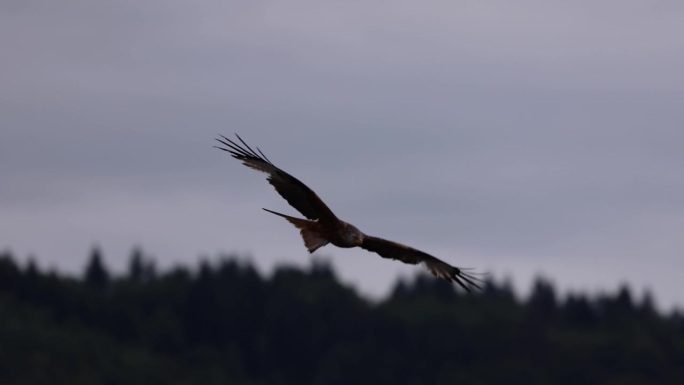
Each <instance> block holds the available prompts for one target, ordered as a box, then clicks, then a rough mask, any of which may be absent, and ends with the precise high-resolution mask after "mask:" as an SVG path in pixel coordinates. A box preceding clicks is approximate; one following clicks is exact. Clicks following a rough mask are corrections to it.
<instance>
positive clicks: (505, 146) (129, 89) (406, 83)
mask: <svg viewBox="0 0 684 385" xmlns="http://www.w3.org/2000/svg"><path fill="white" fill-rule="evenodd" d="M682 36H684V3H682V2H680V1H675V0H656V1H648V2H645V1H635V0H606V1H601V2H596V1H573V2H550V1H541V0H521V1H515V2H511V1H505V0H500V1H488V2H482V1H476V0H464V1H433V0H429V1H428V0H426V1H420V2H416V1H401V0H400V1H396V0H393V1H384V0H368V1H364V2H353V1H329V2H320V1H313V0H310V1H306V0H293V1H275V0H266V1H222V2H219V1H208V0H199V1H192V2H175V1H166V0H165V1H162V0H136V1H128V0H125V1H124V0H118V1H110V2H93V1H86V0H64V1H60V2H54V1H48V0H29V1H25V0H5V1H2V2H1V3H0V52H2V59H0V114H1V116H2V119H1V120H0V178H1V179H0V180H2V183H1V184H0V249H9V250H12V251H13V252H14V253H15V255H17V256H18V257H20V258H21V259H22V260H24V261H25V260H26V258H28V257H29V256H32V255H33V256H35V257H36V259H37V261H38V263H39V264H40V266H41V267H44V268H57V269H58V270H60V271H64V272H79V271H81V269H82V268H83V265H84V263H85V261H86V258H87V255H88V252H89V250H90V249H91V247H92V246H93V245H100V246H101V247H102V248H103V250H104V253H105V257H106V260H107V262H108V264H109V265H110V266H111V267H112V268H113V269H118V270H122V269H124V268H125V266H126V263H127V261H128V257H129V253H130V250H131V248H132V247H133V246H135V245H140V246H142V247H143V249H145V250H146V251H147V252H148V253H149V254H151V255H153V256H154V257H155V258H156V259H157V261H158V263H159V264H160V265H161V266H170V265H172V264H175V263H179V262H180V263H185V264H189V265H192V264H194V263H195V261H196V260H197V259H198V258H200V257H201V256H205V257H207V258H216V257H217V256H218V255H219V254H220V253H222V252H226V253H238V254H240V255H249V256H251V258H252V259H253V261H254V262H255V263H256V264H257V265H258V266H259V267H260V268H261V269H263V271H264V272H269V271H271V269H272V268H273V266H275V265H277V264H280V263H283V262H287V263H296V264H300V265H308V263H309V260H310V256H308V255H307V253H306V250H305V248H304V246H303V244H302V241H301V239H300V238H299V237H298V235H297V232H296V230H295V229H294V228H293V227H291V226H290V225H289V224H288V223H287V222H285V221H283V220H281V219H280V218H277V217H274V216H271V215H270V214H267V213H265V212H263V211H262V210H261V207H267V208H271V209H274V210H276V211H281V212H286V213H291V214H293V213H295V211H294V209H292V208H290V207H289V206H288V205H287V203H286V202H285V201H284V200H282V199H281V198H280V197H279V196H278V195H277V194H276V193H275V191H274V190H273V189H272V188H271V187H270V186H269V185H268V184H267V183H266V181H265V180H264V176H263V174H258V173H255V172H253V171H252V170H249V169H247V168H246V167H244V166H241V165H240V164H239V163H238V162H236V161H234V160H232V159H231V158H230V157H228V156H226V154H225V153H222V152H220V151H218V150H215V149H213V148H211V146H212V145H213V143H212V142H213V138H214V137H215V136H216V135H217V134H219V133H221V134H225V135H232V133H234V132H237V133H239V134H240V135H241V136H242V137H243V138H244V139H245V140H246V141H247V142H248V143H250V144H254V145H257V146H259V147H260V148H261V149H262V150H263V151H264V152H265V153H266V154H267V155H268V157H269V158H270V159H271V160H272V161H274V162H275V163H276V164H277V165H278V166H280V167H281V168H283V169H285V170H286V171H288V172H290V173H291V174H293V175H295V176H296V177H298V178H299V179H301V180H302V181H304V182H305V183H307V184H308V185H309V186H310V187H312V188H313V189H314V190H315V191H317V192H318V194H319V195H320V196H321V197H322V198H323V199H324V200H325V201H326V202H327V203H328V204H329V206H330V207H331V208H332V209H333V210H334V211H335V212H336V213H337V214H338V216H339V217H341V218H342V219H345V220H347V221H349V222H352V223H354V224H355V225H357V226H358V227H359V228H360V229H361V230H363V231H365V232H367V233H370V234H374V235H378V236H384V237H387V238H389V239H393V240H397V241H401V242H403V243H408V244H410V245H413V246H415V247H417V248H420V249H423V250H425V251H427V252H430V253H432V254H434V255H436V256H438V257H441V258H443V259H445V260H446V261H449V262H452V263H453V264H455V265H457V266H469V267H474V268H476V269H478V270H479V271H486V272H490V273H491V274H493V275H494V276H495V277H511V279H512V280H513V282H514V283H515V285H516V287H518V288H519V289H520V290H521V292H523V293H524V292H525V290H526V289H527V288H528V287H529V285H530V280H531V279H532V278H533V277H534V276H536V275H537V274H543V275H545V276H547V277H549V278H551V279H552V280H553V281H554V282H555V283H556V284H557V285H558V286H559V287H560V288H562V289H563V290H583V291H590V292H598V291H609V292H612V291H614V290H616V288H617V287H618V285H620V284H621V283H623V282H629V283H630V284H631V285H632V286H633V288H634V289H635V294H636V295H637V296H639V295H640V294H641V293H642V291H643V290H644V289H646V288H648V289H650V290H652V291H653V292H654V293H655V296H656V299H657V302H658V304H659V305H660V306H662V307H664V308H670V307H672V306H673V305H676V306H680V307H684V294H683V293H684V283H683V281H682V272H683V271H684V236H683V235H684V231H683V230H684V171H683V170H684V127H682V122H684V70H682V69H683V68H684V39H682ZM318 254H319V255H321V256H322V257H328V258H330V259H331V260H332V263H333V266H334V267H335V268H336V269H337V271H338V272H339V275H340V277H341V278H342V280H343V281H345V282H347V283H350V284H355V285H357V286H358V287H359V288H360V290H361V291H362V292H363V293H366V294H368V295H371V296H376V297H377V296H381V295H383V294H384V293H386V292H387V290H388V288H389V287H390V285H391V284H392V282H394V279H395V278H396V277H397V276H398V275H405V276H410V275H411V274H412V273H413V272H414V271H415V270H416V269H415V268H413V267H406V266H402V265H401V264H399V263H396V262H391V261H387V260H383V259H380V258H377V257H375V256H374V255H373V254H369V253H367V252H365V251H363V250H341V249H335V248H333V247H330V246H328V247H325V248H323V249H321V251H320V252H319V253H318Z"/></svg>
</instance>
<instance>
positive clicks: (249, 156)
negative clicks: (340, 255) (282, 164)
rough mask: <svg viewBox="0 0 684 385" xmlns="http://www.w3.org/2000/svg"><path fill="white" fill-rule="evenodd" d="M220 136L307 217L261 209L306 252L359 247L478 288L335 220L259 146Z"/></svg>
mask: <svg viewBox="0 0 684 385" xmlns="http://www.w3.org/2000/svg"><path fill="white" fill-rule="evenodd" d="M236 136H237V134H236ZM221 138H222V139H217V140H218V141H219V142H220V143H221V144H223V145H224V146H225V147H218V146H215V147H216V148H218V149H220V150H223V151H226V152H228V153H230V154H231V156H233V157H234V158H236V159H238V160H241V161H242V162H243V164H245V165H246V166H247V167H250V168H253V169H255V170H257V171H261V172H265V173H267V174H269V176H268V178H267V180H268V182H269V183H270V184H271V185H273V187H275V189H276V191H277V192H278V193H279V194H280V195H281V196H282V197H283V198H285V200H286V201H287V202H288V203H289V204H290V205H291V206H292V207H294V208H295V209H297V211H299V212H300V213H302V215H304V216H305V217H306V219H302V218H295V217H291V216H289V215H285V214H281V213H278V212H275V211H271V210H268V209H264V210H265V211H268V212H270V213H272V214H275V215H278V216H280V217H283V218H285V219H286V220H287V221H288V222H290V223H292V224H293V225H294V226H295V227H296V228H298V229H299V230H300V234H301V235H302V239H303V240H304V245H305V246H306V248H307V250H308V251H309V253H313V252H314V251H316V250H317V249H319V248H321V247H323V246H325V245H327V244H328V243H330V244H332V245H334V246H337V247H341V248H352V247H361V248H363V249H366V250H368V251H371V252H375V253H377V254H378V255H380V256H381V257H383V258H390V259H397V260H400V261H402V262H404V263H408V264H412V265H415V264H418V263H424V264H425V265H426V267H427V268H428V270H429V271H430V272H431V273H432V274H433V275H435V276H437V277H440V278H443V279H445V280H447V281H449V282H452V281H455V282H456V283H458V284H459V285H460V286H461V287H463V288H464V289H466V290H470V288H469V286H472V287H476V288H479V286H478V284H477V283H476V281H477V279H476V278H475V277H473V276H472V275H470V274H467V273H465V272H464V271H463V269H460V268H458V267H454V266H451V265H449V264H448V263H446V262H444V261H441V260H439V259H437V258H435V257H433V256H431V255H430V254H427V253H425V252H422V251H420V250H417V249H414V248H412V247H409V246H406V245H402V244H400V243H397V242H392V241H388V240H386V239H382V238H378V237H374V236H370V235H366V234H364V233H363V232H361V231H360V230H359V229H358V228H356V226H354V225H352V224H350V223H347V222H345V221H342V220H340V219H338V218H337V217H336V216H335V214H334V213H333V212H332V210H330V208H328V206H327V205H326V204H325V203H323V201H322V200H321V199H320V198H319V197H318V196H317V195H316V193H314V192H313V191H312V190H311V189H310V188H309V187H307V186H306V185H305V184H304V183H302V182H300V181H299V180H298V179H297V178H295V177H293V176H292V175H290V174H288V173H286V172H285V171H283V170H281V169H279V168H278V167H276V166H274V165H273V163H271V162H270V161H269V160H268V158H266V156H265V155H264V154H263V153H262V152H261V150H259V148H257V151H258V153H257V152H255V151H254V150H252V149H251V148H250V147H249V146H248V145H247V143H245V142H244V141H243V140H242V139H241V138H240V137H239V136H237V138H238V139H239V140H240V142H241V143H242V144H243V145H244V147H241V146H240V145H239V144H237V143H235V142H233V141H232V140H230V139H228V138H226V137H225V136H221Z"/></svg>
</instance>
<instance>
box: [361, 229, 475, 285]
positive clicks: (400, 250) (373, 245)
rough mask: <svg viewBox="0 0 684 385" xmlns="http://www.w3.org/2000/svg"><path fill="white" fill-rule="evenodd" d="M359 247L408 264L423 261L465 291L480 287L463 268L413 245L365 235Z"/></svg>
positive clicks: (437, 273)
mask: <svg viewBox="0 0 684 385" xmlns="http://www.w3.org/2000/svg"><path fill="white" fill-rule="evenodd" d="M361 247H362V248H364V249H366V250H368V251H372V252H374V253H377V254H378V255H380V256H381V257H383V258H389V259H396V260H399V261H402V262H404V263H408V264H410V265H417V264H420V263H423V264H425V267H427V269H428V271H430V273H432V275H434V276H435V277H439V278H442V279H445V280H447V281H449V282H456V283H457V284H459V285H460V286H461V287H463V288H464V289H465V290H466V291H470V289H471V287H475V288H477V289H480V290H481V289H482V288H481V287H480V286H479V285H478V283H477V282H479V279H477V278H476V277H474V276H473V275H471V274H468V273H466V272H464V271H463V270H464V269H460V268H458V267H455V266H451V265H450V264H448V263H446V262H444V261H442V260H440V259H437V258H435V257H433V256H432V255H430V254H428V253H425V252H422V251H420V250H417V249H414V248H413V247H410V246H406V245H402V244H401V243H397V242H392V241H388V240H386V239H382V238H378V237H372V236H365V237H364V239H363V242H362V243H361Z"/></svg>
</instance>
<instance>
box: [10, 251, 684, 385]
mask: <svg viewBox="0 0 684 385" xmlns="http://www.w3.org/2000/svg"><path fill="white" fill-rule="evenodd" d="M0 383H1V384H5V385H11V384H17V385H19V384H21V385H32V384H75V385H77V384H126V385H134V384H254V385H256V384H264V385H265V384H312V385H313V384H316V385H317V384H389V383H391V384H395V385H399V384H455V383H463V384H469V385H477V384H507V385H511V384H573V385H574V384H599V383H600V384H684V317H682V315H681V314H680V313H678V312H673V313H671V314H661V313H659V312H658V311H657V310H656V309H655V308H654V306H653V299H652V298H651V296H650V295H645V296H643V297H642V298H638V299H636V298H634V296H633V294H632V292H631V290H630V288H629V287H628V286H623V287H622V288H620V289H619V290H618V291H617V292H616V293H615V294H610V295H600V296H592V297H589V296H587V295H584V294H570V295H567V296H563V297H561V296H559V295H558V294H557V293H556V290H555V288H554V286H553V285H552V284H551V283H550V282H548V281H546V280H544V279H538V280H537V281H536V283H535V285H534V288H533V290H532V292H531V294H530V296H529V297H527V298H525V299H520V298H517V297H516V296H515V295H514V293H513V290H512V289H511V287H510V285H509V284H507V283H506V282H494V281H492V280H487V281H486V282H485V284H484V287H483V290H482V291H481V292H478V293H473V294H467V293H463V292H460V291H458V290H456V289H455V287H454V286H452V285H450V284H448V283H445V282H442V281H439V280H436V279H433V278H432V277H429V276H426V275H418V276H416V277H415V279H413V280H410V281H398V282H397V283H396V285H395V287H394V289H393V290H392V292H391V294H390V295H389V296H388V297H387V298H385V299H383V300H381V301H379V302H371V301H369V300H367V299H365V298H364V297H362V296H360V295H359V294H358V293H357V292H356V291H355V290H354V288H352V287H349V286H346V285H343V284H341V283H340V282H339V281H338V279H337V278H336V276H335V273H334V271H333V270H332V268H331V267H330V266H329V265H328V264H326V263H325V262H321V261H314V262H313V263H312V264H311V266H310V267H308V268H295V267H288V266H281V267H279V268H277V269H276V270H275V272H274V273H273V274H272V275H271V276H269V277H264V276H262V275H261V274H259V272H258V271H257V270H256V269H255V268H254V267H253V266H252V265H251V264H250V263H248V262H245V261H242V260H239V259H238V258H234V257H225V258H221V259H220V260H218V261H215V262H208V261H201V262H199V263H198V266H196V267H194V268H192V269H190V268H187V267H182V266H178V267H175V268H172V269H169V270H167V271H163V272H160V271H157V269H156V268H155V264H154V261H153V260H152V259H151V258H149V257H147V256H146V255H145V254H144V253H143V252H142V251H141V250H140V249H136V250H134V251H133V253H132V255H131V258H130V263H129V268H128V271H127V272H126V273H125V274H120V275H113V274H111V273H110V271H109V270H108V269H107V267H106V263H105V261H104V258H103V255H102V252H101V251H100V250H99V249H97V248H95V249H93V250H92V252H91V255H90V256H89V259H88V261H87V263H86V266H85V269H84V272H83V274H82V275H81V276H79V277H71V276H66V275H62V274H59V273H56V272H54V271H42V270H41V269H39V268H38V267H37V266H36V264H35V263H34V262H29V263H27V264H24V265H20V264H19V263H17V262H16V258H14V257H13V255H12V254H11V253H10V252H4V253H0Z"/></svg>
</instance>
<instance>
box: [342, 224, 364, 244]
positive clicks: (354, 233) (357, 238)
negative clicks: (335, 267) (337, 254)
mask: <svg viewBox="0 0 684 385" xmlns="http://www.w3.org/2000/svg"><path fill="white" fill-rule="evenodd" d="M344 237H345V241H347V242H348V243H350V244H352V245H354V246H361V243H363V237H364V235H363V233H362V232H361V230H359V229H357V228H356V226H354V225H350V224H349V223H347V224H346V229H345V231H344Z"/></svg>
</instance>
